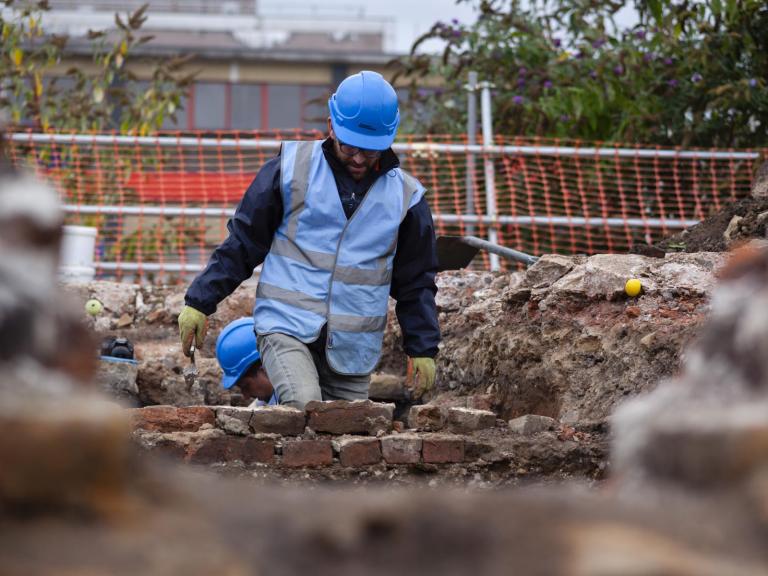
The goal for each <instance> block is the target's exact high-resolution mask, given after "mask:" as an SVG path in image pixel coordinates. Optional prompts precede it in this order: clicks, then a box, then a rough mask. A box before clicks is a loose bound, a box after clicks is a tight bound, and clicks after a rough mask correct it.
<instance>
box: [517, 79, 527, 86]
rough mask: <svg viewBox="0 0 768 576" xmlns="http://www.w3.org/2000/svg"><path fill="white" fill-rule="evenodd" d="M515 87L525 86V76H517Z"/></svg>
mask: <svg viewBox="0 0 768 576" xmlns="http://www.w3.org/2000/svg"><path fill="white" fill-rule="evenodd" d="M517 87H518V88H524V87H525V78H518V79H517Z"/></svg>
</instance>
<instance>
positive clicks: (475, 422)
mask: <svg viewBox="0 0 768 576" xmlns="http://www.w3.org/2000/svg"><path fill="white" fill-rule="evenodd" d="M494 426H496V414H494V413H493V412H491V411H490V410H474V409H472V408H449V409H448V428H450V430H451V432H457V433H459V434H467V433H469V432H475V431H476V430H484V429H486V428H493V427H494Z"/></svg>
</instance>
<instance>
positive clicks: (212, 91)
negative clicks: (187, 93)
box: [193, 82, 228, 130]
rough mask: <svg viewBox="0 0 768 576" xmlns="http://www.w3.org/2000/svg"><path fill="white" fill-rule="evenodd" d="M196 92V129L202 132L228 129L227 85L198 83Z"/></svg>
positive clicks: (194, 100) (195, 88)
mask: <svg viewBox="0 0 768 576" xmlns="http://www.w3.org/2000/svg"><path fill="white" fill-rule="evenodd" d="M194 91H195V92H194V99H193V102H194V107H195V110H194V123H195V126H194V127H195V128H198V129H201V130H223V129H226V128H227V125H228V122H227V120H228V118H227V115H228V114H227V112H228V106H227V85H226V84H214V83H208V82H197V83H196V84H195V87H194Z"/></svg>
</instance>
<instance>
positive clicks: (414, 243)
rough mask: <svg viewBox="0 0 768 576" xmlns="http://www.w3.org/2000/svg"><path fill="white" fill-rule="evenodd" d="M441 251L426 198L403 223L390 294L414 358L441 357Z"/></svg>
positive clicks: (409, 213)
mask: <svg viewBox="0 0 768 576" xmlns="http://www.w3.org/2000/svg"><path fill="white" fill-rule="evenodd" d="M436 274H437V252H436V248H435V227H434V224H433V222H432V213H431V212H430V210H429V205H428V204H427V200H426V198H422V199H421V200H420V201H419V202H418V204H416V205H415V206H413V207H412V208H410V209H409V210H408V212H407V214H406V216H405V218H404V219H403V222H402V223H401V224H400V230H399V232H398V239H397V253H396V254H395V259H394V264H393V271H392V286H391V290H390V294H391V296H392V298H394V299H395V300H396V301H397V305H396V307H395V312H396V314H397V320H398V322H399V323H400V328H401V329H402V331H403V349H404V350H405V353H406V354H407V355H408V356H410V357H420V356H429V357H431V358H434V357H435V356H436V355H437V345H438V344H439V343H440V326H439V325H438V322H437V307H436V306H435V294H436V293H437V286H436V285H435V275H436Z"/></svg>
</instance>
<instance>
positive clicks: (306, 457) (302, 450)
mask: <svg viewBox="0 0 768 576" xmlns="http://www.w3.org/2000/svg"><path fill="white" fill-rule="evenodd" d="M332 463H333V448H332V447H331V441H330V440H289V441H286V442H285V443H284V444H283V465H284V466H290V467H292V468H303V467H314V466H328V465H329V464H332Z"/></svg>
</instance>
